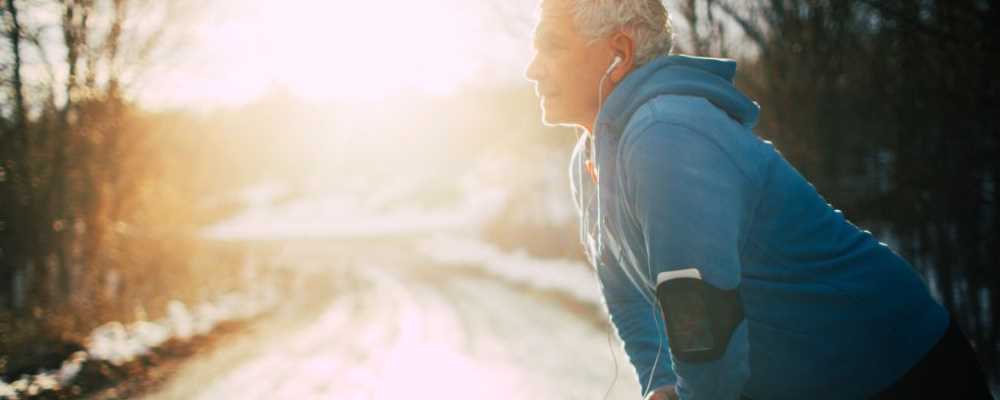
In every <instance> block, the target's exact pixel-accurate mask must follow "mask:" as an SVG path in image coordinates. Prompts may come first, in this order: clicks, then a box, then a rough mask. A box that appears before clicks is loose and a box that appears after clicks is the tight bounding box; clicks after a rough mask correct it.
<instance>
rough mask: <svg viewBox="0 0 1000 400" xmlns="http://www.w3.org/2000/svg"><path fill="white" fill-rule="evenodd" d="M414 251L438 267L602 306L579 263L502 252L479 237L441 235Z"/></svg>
mask: <svg viewBox="0 0 1000 400" xmlns="http://www.w3.org/2000/svg"><path fill="white" fill-rule="evenodd" d="M417 248H418V250H419V251H420V252H421V253H422V254H424V255H426V256H428V257H430V258H431V259H432V260H434V261H436V262H438V263H440V264H444V265H451V266H460V267H461V266H464V267H468V268H481V269H484V270H485V271H487V272H489V273H491V274H493V275H495V276H497V277H499V278H501V279H504V280H508V281H514V282H517V283H522V284H526V285H528V286H530V287H532V288H535V289H541V290H553V291H558V292H561V293H565V294H568V295H570V296H572V297H573V298H575V299H576V300H579V301H581V302H585V303H589V304H594V305H601V304H602V303H601V295H600V291H599V290H598V286H597V278H596V277H595V276H594V270H593V269H592V268H590V267H588V266H587V265H586V264H584V263H581V262H577V261H570V260H559V259H539V258H534V257H531V256H529V255H527V254H526V253H524V252H523V251H514V252H512V253H505V252H503V251H501V250H499V249H497V248H496V246H493V245H491V244H489V243H486V242H484V241H482V240H480V239H478V238H470V237H459V236H455V235H450V234H444V233H439V234H435V235H433V236H431V237H430V238H428V239H425V240H423V241H421V242H420V243H418V245H417Z"/></svg>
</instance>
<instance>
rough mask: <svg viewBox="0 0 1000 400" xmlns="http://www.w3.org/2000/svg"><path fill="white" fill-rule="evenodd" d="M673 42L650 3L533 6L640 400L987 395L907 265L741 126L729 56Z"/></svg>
mask: <svg viewBox="0 0 1000 400" xmlns="http://www.w3.org/2000/svg"><path fill="white" fill-rule="evenodd" d="M671 40H672V36H671V29H670V25H669V18H668V15H667V11H666V10H665V8H664V6H663V5H662V4H661V3H660V1H659V0H542V3H541V20H540V22H539V24H538V26H537V30H536V32H535V42H534V46H535V48H536V51H537V53H536V55H535V58H534V60H533V61H532V62H531V65H530V66H529V67H528V69H527V71H526V75H527V78H528V79H530V80H532V81H534V82H535V83H536V85H537V86H536V89H537V93H538V95H539V96H540V97H541V104H542V108H543V110H544V120H545V123H547V124H564V125H573V126H578V127H582V128H583V129H584V130H585V134H584V135H583V136H582V140H581V142H580V144H579V145H578V146H577V148H576V150H575V151H574V157H573V165H572V166H571V167H572V169H571V173H572V175H573V181H574V195H575V196H576V197H577V203H578V206H579V209H580V212H581V226H582V232H581V233H582V238H583V239H584V244H585V247H586V249H587V252H588V255H590V256H591V262H592V263H593V264H594V267H595V268H596V269H597V271H598V277H599V279H600V282H601V289H602V292H603V295H604V299H605V304H606V306H607V310H608V312H609V315H610V317H611V321H612V322H613V324H614V326H615V329H616V331H617V333H618V335H619V337H620V338H621V339H622V341H623V342H624V347H625V350H626V352H627V353H628V356H629V359H630V361H631V363H632V364H633V365H634V367H635V369H636V373H637V376H638V378H639V382H640V385H641V387H642V391H643V393H644V394H645V395H647V398H648V399H673V398H678V397H679V398H680V399H683V400H694V399H737V398H741V397H742V398H753V399H864V398H881V399H890V398H893V399H894V398H907V399H909V398H956V399H958V398H962V399H967V398H977V399H978V398H989V394H988V392H987V391H986V385H985V383H984V380H983V377H982V374H981V371H980V369H979V367H978V364H977V362H976V359H975V354H974V353H973V352H972V350H971V348H970V347H969V345H968V342H967V341H966V340H965V339H964V337H963V335H962V333H961V332H960V331H959V330H958V328H957V327H956V326H955V325H954V322H951V321H950V317H949V315H948V312H947V311H946V310H945V309H944V308H943V307H942V306H941V305H939V304H938V303H937V302H935V301H934V300H933V299H932V298H931V296H930V294H929V292H928V289H927V286H926V285H925V283H924V282H923V281H922V280H921V279H920V278H919V277H918V276H917V275H916V274H915V273H914V272H913V270H912V268H911V267H910V265H909V264H907V262H906V261H904V260H903V259H901V258H900V257H899V256H897V255H896V254H895V253H893V252H892V251H891V250H890V249H889V248H887V247H886V246H885V245H883V244H881V243H879V242H878V241H877V240H876V239H874V238H873V237H872V236H871V235H870V234H869V233H868V232H866V231H862V230H860V229H858V228H856V227H855V226H854V225H852V224H850V223H849V222H848V221H847V220H845V219H844V217H843V215H841V213H840V212H839V211H837V210H834V209H833V208H831V206H830V205H828V204H827V203H826V202H825V201H824V200H823V199H822V197H820V196H819V195H818V194H817V193H816V192H815V190H814V188H813V187H812V186H811V185H810V184H809V183H808V182H807V181H806V180H805V179H804V178H803V177H802V176H801V175H799V174H798V173H797V172H796V170H795V169H794V168H793V167H791V166H790V165H789V164H788V163H787V162H786V161H785V160H784V159H783V158H782V157H781V155H780V154H779V153H778V152H777V151H776V150H775V149H774V148H773V147H772V146H771V144H770V143H768V142H765V141H763V140H761V139H759V138H758V137H756V136H755V135H754V134H753V133H752V131H751V129H752V128H753V126H754V125H755V123H756V121H757V115H758V107H757V105H756V103H754V102H753V101H751V100H750V99H748V98H747V97H746V96H744V95H743V94H742V93H740V92H739V91H738V90H737V89H736V88H734V87H733V85H732V79H733V75H734V73H735V68H736V67H735V63H733V62H732V61H727V60H717V59H706V58H696V57H684V56H676V55H668V53H669V52H670V49H671ZM789 111H792V110H789Z"/></svg>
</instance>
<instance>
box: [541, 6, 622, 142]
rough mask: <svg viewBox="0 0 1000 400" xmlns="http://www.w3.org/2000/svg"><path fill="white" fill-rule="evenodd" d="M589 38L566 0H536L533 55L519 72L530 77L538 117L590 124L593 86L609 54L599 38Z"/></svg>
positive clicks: (595, 95) (554, 121) (594, 103)
mask: <svg viewBox="0 0 1000 400" xmlns="http://www.w3.org/2000/svg"><path fill="white" fill-rule="evenodd" d="M589 42H590V40H588V38H587V37H585V36H583V35H582V34H581V33H580V32H579V30H578V29H577V27H576V24H575V23H574V21H573V14H572V0H543V1H542V7H541V20H540V21H539V23H538V27H537V28H536V29H535V38H534V47H535V57H534V59H532V61H531V64H529V65H528V69H527V71H526V72H525V77H526V78H528V80H530V81H532V82H534V83H535V93H536V94H537V95H538V96H539V98H540V99H541V106H542V111H543V112H544V116H543V122H544V123H546V124H551V125H555V124H570V125H581V126H585V127H588V128H591V126H590V125H591V124H592V123H593V121H594V119H595V118H596V116H597V112H598V109H597V107H598V90H597V86H598V84H599V83H600V81H601V77H602V76H603V75H604V73H605V71H607V68H608V66H609V64H610V62H611V61H610V60H611V59H612V58H613V55H612V51H611V49H610V48H609V47H608V46H607V44H606V43H603V42H605V41H601V40H598V41H595V42H593V43H589ZM604 95H607V93H604Z"/></svg>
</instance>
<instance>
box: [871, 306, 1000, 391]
mask: <svg viewBox="0 0 1000 400" xmlns="http://www.w3.org/2000/svg"><path fill="white" fill-rule="evenodd" d="M992 398H993V397H991V396H990V389H989V385H988V384H987V383H986V378H985V376H984V374H983V370H982V367H980V365H979V361H978V360H977V359H976V353H975V351H973V350H972V346H970V345H969V341H968V340H967V339H966V338H965V335H964V334H962V330H961V329H959V327H958V324H957V323H955V320H954V319H952V320H951V324H950V325H949V326H948V331H947V332H945V334H944V336H943V337H942V338H941V340H939V341H938V343H937V344H936V345H934V347H933V348H932V349H931V351H930V352H929V353H927V355H926V356H924V358H923V359H921V360H920V361H919V362H917V365H914V366H913V368H910V370H909V371H907V372H906V374H905V375H903V377H902V378H900V380H899V381H897V382H896V383H894V384H893V385H892V386H890V387H888V388H887V389H885V390H883V391H882V392H881V393H879V394H878V395H877V396H875V397H873V398H872V400H896V399H918V400H919V399H935V400H936V399H972V400H980V399H992Z"/></svg>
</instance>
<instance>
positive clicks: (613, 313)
mask: <svg viewBox="0 0 1000 400" xmlns="http://www.w3.org/2000/svg"><path fill="white" fill-rule="evenodd" d="M605 254H608V253H607V252H605ZM612 258H613V257H605V258H604V260H603V262H602V265H601V266H600V267H598V277H599V278H600V282H601V291H602V293H603V295H604V296H603V297H604V304H605V306H606V307H607V309H608V315H610V317H611V322H612V323H613V324H614V327H615V330H616V331H617V333H618V337H619V338H621V340H622V342H624V347H625V353H626V354H628V358H629V362H630V363H632V366H633V367H634V368H635V372H636V376H637V377H638V379H639V385H640V386H641V387H642V393H643V394H646V393H648V392H649V391H650V390H651V389H658V388H664V387H667V386H672V385H674V384H676V382H677V375H676V374H675V373H674V370H673V368H672V367H671V365H672V362H671V360H670V353H669V351H668V349H667V348H668V345H669V344H668V342H667V336H666V335H665V334H664V331H663V319H662V317H661V316H660V312H659V311H658V310H657V309H656V308H655V307H653V306H652V305H651V304H650V301H653V300H647V299H646V298H644V297H643V296H642V294H641V293H640V292H639V289H638V288H636V286H635V285H633V284H632V282H631V281H630V280H629V278H628V276H626V275H625V272H624V271H623V270H622V268H621V267H620V266H619V265H618V264H617V263H616V262H615V261H614V260H613V259H612ZM657 350H659V351H660V352H659V359H657ZM654 363H655V364H656V370H655V371H654V370H653V367H654V365H653V364H654ZM651 374H652V375H653V378H652V381H650V375H651Z"/></svg>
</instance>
